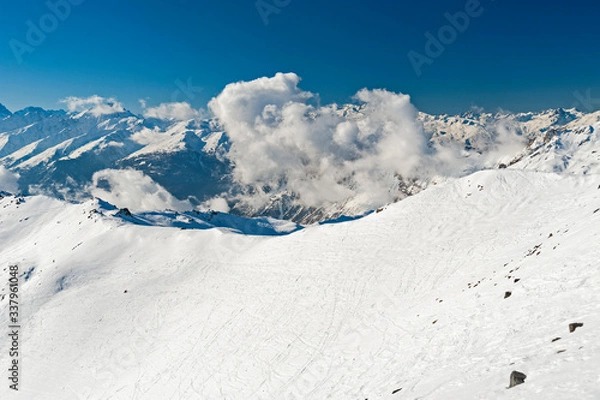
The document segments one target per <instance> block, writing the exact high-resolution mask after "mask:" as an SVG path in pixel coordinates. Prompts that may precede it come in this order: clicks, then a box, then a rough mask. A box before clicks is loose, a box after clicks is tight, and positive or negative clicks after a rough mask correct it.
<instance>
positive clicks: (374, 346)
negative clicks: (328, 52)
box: [0, 170, 600, 400]
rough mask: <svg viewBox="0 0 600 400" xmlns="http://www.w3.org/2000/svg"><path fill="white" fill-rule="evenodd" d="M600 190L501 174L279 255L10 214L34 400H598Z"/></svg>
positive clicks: (86, 215) (5, 250)
mask: <svg viewBox="0 0 600 400" xmlns="http://www.w3.org/2000/svg"><path fill="white" fill-rule="evenodd" d="M599 188H600V177H599V176H598V175H587V176H581V175H578V176H574V175H557V174H553V173H540V172H527V171H516V170H495V171H485V172H479V173H476V174H474V175H471V176H468V177H465V178H463V179H460V180H457V181H450V182H446V183H442V184H439V185H435V186H433V187H430V188H429V189H428V190H425V191H423V192H422V193H419V194H417V195H415V196H413V197H410V198H408V199H406V200H404V201H401V202H399V203H397V204H394V205H391V206H389V207H388V208H386V209H385V210H383V211H382V212H379V213H373V214H371V215H369V216H367V217H364V218H362V219H360V220H357V221H351V222H345V223H337V224H326V225H319V226H313V227H309V228H305V229H302V230H299V231H296V232H294V233H289V234H283V235H280V234H281V233H285V232H291V231H294V230H296V228H294V227H291V226H290V227H287V228H284V229H283V230H282V229H279V228H275V226H274V225H272V224H271V225H270V226H273V228H270V229H273V233H275V232H279V233H275V234H277V235H280V236H255V235H241V234H239V233H236V232H234V231H231V230H229V229H221V228H213V229H186V230H182V229H181V226H180V225H177V224H176V223H173V221H175V222H176V221H177V218H178V216H177V215H175V214H169V215H165V216H164V219H165V221H166V220H170V221H171V222H170V223H169V222H164V223H163V224H162V225H169V224H171V225H172V226H174V227H173V228H170V227H156V226H148V225H152V224H137V223H135V221H134V220H136V219H139V220H144V221H149V218H148V217H147V216H144V215H135V214H133V215H128V213H127V212H125V211H120V212H119V211H118V210H116V209H114V208H113V207H111V206H110V205H108V204H106V203H102V202H100V203H99V202H98V201H94V202H86V203H83V204H80V205H77V204H67V203H64V202H61V201H58V200H53V199H50V198H46V197H39V196H38V197H32V198H25V199H24V202H22V201H17V200H18V199H17V198H14V197H12V196H8V197H4V198H3V199H2V200H0V243H2V247H1V248H0V260H2V268H3V270H4V271H5V273H6V268H7V267H8V266H9V265H11V264H18V265H19V266H20V270H21V271H22V272H23V273H24V272H27V271H29V277H28V279H26V278H25V277H24V276H22V277H21V282H22V284H21V299H22V314H23V316H22V321H23V322H22V325H23V328H22V332H23V335H22V343H21V348H22V354H23V358H22V366H23V369H22V384H21V393H20V394H21V398H27V399H44V400H47V399H61V400H64V399H81V398H92V399H108V398H110V399H152V398H157V399H158V398H160V399H169V398H198V399H224V398H230V399H322V398H332V399H364V398H368V399H415V398H422V399H491V398H493V399H503V398H504V399H514V398H524V399H525V398H526V399H567V398H578V399H596V398H598V397H599V396H600V389H599V386H598V382H599V380H600V373H599V371H600V343H599V342H598V340H597V338H598V329H599V326H600V291H599V290H598V287H600V265H599V264H598V260H599V259H600V248H599V247H598V245H597V244H598V243H599V240H600V228H599V227H600V223H599V222H600V211H598V209H599V208H600V189H599ZM182 217H183V220H182V221H183V222H184V223H189V221H190V220H189V219H188V218H190V216H187V215H186V216H182ZM207 217H208V216H207ZM186 221H187V222H186ZM208 223H210V222H208ZM242 225H244V224H242ZM216 226H219V225H218V224H217V225H216ZM248 226H249V225H248ZM248 226H246V228H244V227H241V229H238V230H241V231H244V230H245V229H246V232H248V233H252V232H251V228H249V227H248ZM255 226H256V224H255ZM189 227H190V228H194V226H193V224H192V225H190V226H189ZM6 290H7V289H6V288H3V292H2V294H5V293H6ZM125 291H126V292H125ZM507 291H510V292H512V296H510V297H509V298H507V299H504V295H505V292H507ZM6 307H7V300H6V298H3V299H2V308H3V310H4V309H6ZM572 322H582V323H584V326H583V327H581V328H579V329H577V330H576V331H575V332H574V333H569V329H568V325H569V323H572ZM6 325H7V314H6V313H5V312H3V313H2V316H1V317H0V326H6ZM557 337H560V338H561V339H560V340H558V341H555V342H553V341H552V340H553V339H555V338H557ZM8 345H9V343H8V339H7V338H6V337H5V336H4V335H3V336H2V339H0V365H4V366H7V365H8V362H9V360H8V358H7V357H8V355H7V354H8V352H7V347H8ZM513 370H519V371H522V372H524V373H526V374H527V376H528V377H527V380H526V382H525V384H523V385H520V386H518V387H515V388H512V389H507V388H506V387H507V386H508V380H509V379H508V378H509V375H510V373H511V371H513ZM400 388H401V389H402V390H401V391H399V392H397V393H396V394H392V392H393V391H396V390H398V389H400ZM0 397H1V398H3V399H10V398H14V396H13V394H12V393H10V391H9V390H8V388H7V385H6V384H4V385H1V386H0Z"/></svg>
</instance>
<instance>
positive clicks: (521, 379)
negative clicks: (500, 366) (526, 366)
mask: <svg viewBox="0 0 600 400" xmlns="http://www.w3.org/2000/svg"><path fill="white" fill-rule="evenodd" d="M526 378H527V375H525V374H524V373H522V372H519V371H513V372H511V373H510V384H509V385H508V388H509V389H510V388H512V387H515V386H517V385H520V384H521V383H525V379H526Z"/></svg>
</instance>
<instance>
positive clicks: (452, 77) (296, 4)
mask: <svg viewBox="0 0 600 400" xmlns="http://www.w3.org/2000/svg"><path fill="white" fill-rule="evenodd" d="M63 1H67V0H63ZM261 1H262V0H261ZM469 1H474V0H469ZM469 1H466V0H445V1H441V0H438V1H398V0H372V1H356V0H343V1H342V0H327V1H323V0H319V1H317V0H264V1H263V2H262V3H261V4H262V5H263V10H264V13H268V9H269V7H271V11H273V10H276V11H277V12H273V13H271V14H269V15H268V16H267V18H266V20H267V21H268V24H265V19H264V18H263V17H264V15H262V16H261V13H260V12H259V10H258V9H257V6H256V0H218V1H204V0H197V1H196V0H103V1H99V0H83V1H82V0H77V1H75V0H72V2H73V3H81V4H79V5H72V6H71V10H70V13H69V15H68V16H65V15H61V17H63V18H62V19H61V18H55V19H53V17H52V16H50V17H48V14H49V13H51V12H52V11H51V10H50V8H49V6H48V4H46V1H43V0H28V1H14V0H0V103H3V104H5V105H6V106H7V107H8V108H10V109H12V110H13V111H14V110H16V109H19V108H23V107H25V106H29V105H35V106H42V107H44V108H59V107H61V104H60V103H58V100H59V99H62V98H65V97H67V96H79V97H87V96H91V95H93V94H98V95H100V96H104V97H116V98H117V99H118V100H119V101H121V102H122V103H124V105H125V106H126V108H129V109H131V110H132V111H135V112H139V111H140V106H139V104H138V100H139V99H145V100H146V101H147V102H148V104H149V105H152V106H153V105H158V104H159V103H163V102H170V101H172V100H177V101H188V102H190V103H191V104H192V105H193V106H194V107H205V106H206V103H207V102H208V100H210V98H212V97H213V96H215V95H216V94H218V93H219V92H220V91H221V90H222V89H223V87H224V86H225V85H226V84H227V83H230V82H235V81H239V80H250V79H254V78H258V77H261V76H271V75H274V74H275V73H276V72H280V71H281V72H295V73H297V74H298V75H300V76H301V77H302V78H303V82H302V83H301V87H302V88H303V89H305V90H309V91H313V92H315V93H319V94H320V97H321V99H322V102H324V103H329V102H338V103H344V102H348V101H350V100H351V97H352V95H353V94H354V93H356V91H358V90H359V89H361V88H363V87H367V88H371V89H372V88H386V89H388V90H393V91H397V92H402V93H407V94H410V95H411V96H412V98H413V102H414V103H415V105H416V106H417V107H418V108H419V109H420V110H422V111H426V112H430V113H458V112H462V111H466V110H468V109H469V108H470V107H472V106H479V107H484V108H485V109H486V110H489V111H495V110H496V109H498V108H503V109H507V110H511V111H535V110H540V109H545V108H554V107H571V106H575V105H576V103H577V101H578V99H577V96H575V95H574V93H576V92H579V93H580V95H581V96H583V97H585V96H586V92H587V93H588V94H591V95H592V98H595V97H597V98H600V75H599V70H598V67H599V65H600V41H599V39H600V24H599V21H600V17H599V15H600V3H599V2H597V1H590V0H571V1H569V2H566V1H557V0H548V1H543V2H538V1H535V2H534V1H527V2H523V1H517V0H495V1H494V0H481V2H480V9H478V11H479V14H481V15H478V16H476V17H470V18H469V26H468V27H467V28H466V29H463V30H464V32H459V31H458V30H457V29H455V28H453V29H454V32H455V35H454V36H456V37H455V38H454V37H452V33H451V32H449V31H448V30H447V29H446V34H448V35H449V36H447V37H446V38H445V40H444V41H445V42H447V43H448V44H447V45H444V51H443V53H442V54H440V55H438V54H436V56H435V57H429V60H430V63H428V64H424V65H422V68H421V75H420V76H418V75H417V74H416V73H415V69H414V68H413V65H411V62H410V61H409V57H408V54H409V52H410V51H411V50H412V51H415V52H417V53H420V54H422V55H424V56H427V54H426V42H427V40H428V39H426V37H425V34H426V33H427V32H430V33H431V34H432V35H433V36H434V37H437V36H438V32H439V30H440V28H442V27H444V26H445V25H449V21H448V20H447V18H446V17H445V16H444V15H445V13H450V14H452V15H455V14H456V13H457V12H464V11H465V8H466V7H467V3H469ZM50 3H60V0H50ZM62 11H63V12H64V11H65V10H64V9H62ZM63 14H64V13H63ZM63 19H64V20H63ZM28 21H31V23H32V24H33V25H34V26H36V27H37V28H40V26H41V25H44V24H45V25H44V26H43V27H45V29H46V31H48V32H47V33H45V36H46V37H45V38H44V39H43V40H38V41H37V42H41V43H37V42H36V41H34V45H31V43H30V42H28V39H27V33H28V31H29V30H30V26H31V24H30V25H29V26H28ZM54 22H56V23H54ZM30 36H31V35H30ZM34 39H40V38H39V37H35V38H34ZM15 41H18V42H19V43H21V44H24V45H27V46H30V47H28V48H27V51H26V52H24V53H22V54H21V56H20V58H21V61H22V62H19V57H16V56H15V51H14V47H15V43H16V42H15ZM20 51H24V50H23V49H22V48H21V49H20ZM188 80H189V81H190V83H191V84H192V86H193V89H192V90H189V89H188V90H187V94H186V91H185V90H182V89H181V86H183V87H184V88H185V86H186V84H187V82H188ZM200 88H201V89H200ZM588 91H589V92H588ZM596 103H597V102H592V105H593V106H595V108H599V106H600V104H596ZM589 106H590V104H587V105H584V106H583V107H581V106H580V108H586V107H587V108H589Z"/></svg>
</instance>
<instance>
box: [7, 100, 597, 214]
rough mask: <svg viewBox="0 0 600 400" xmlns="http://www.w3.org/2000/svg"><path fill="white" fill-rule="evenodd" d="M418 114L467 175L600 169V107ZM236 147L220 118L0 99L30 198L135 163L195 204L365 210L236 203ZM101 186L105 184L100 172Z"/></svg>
mask: <svg viewBox="0 0 600 400" xmlns="http://www.w3.org/2000/svg"><path fill="white" fill-rule="evenodd" d="M338 112H339V114H340V115H343V116H344V117H345V118H348V119H361V118H362V117H363V115H362V108H361V106H358V105H345V106H341V107H339V109H338ZM418 119H419V120H420V122H421V123H422V126H423V130H424V133H425V134H426V136H427V138H428V140H429V144H430V146H432V147H438V148H440V147H441V148H451V147H452V148H458V149H460V157H462V158H463V159H464V161H465V164H464V165H465V167H464V175H466V174H467V173H471V172H475V171H476V170H479V169H484V168H518V169H534V170H539V171H545V172H566V173H575V174H588V173H598V172H600V140H599V139H600V134H599V133H598V132H599V131H598V129H600V112H596V113H590V114H586V113H582V112H580V111H577V110H575V109H570V110H564V109H555V110H548V111H544V112H540V113H517V114H514V113H508V112H498V113H484V112H468V113H464V114H461V115H455V116H451V115H428V114H424V113H419V115H418ZM229 148H230V141H229V137H228V135H227V132H225V129H224V128H223V127H222V126H221V124H220V123H219V121H217V120H215V119H204V120H195V119H191V120H186V121H172V120H161V119H155V118H144V117H141V116H138V115H135V114H133V113H131V112H129V111H123V112H119V113H114V114H108V115H101V116H96V115H93V114H91V113H89V112H85V111H84V112H77V113H68V112H65V111H62V110H58V111H52V110H44V109H41V108H36V107H29V108H25V109H23V110H20V111H17V112H15V113H11V112H10V111H9V110H7V109H6V108H5V107H4V106H2V105H1V104H0V165H1V166H4V167H5V168H7V169H8V170H10V171H12V172H13V173H16V174H18V175H19V189H20V191H21V192H22V194H25V195H29V194H47V195H51V196H54V197H57V198H60V199H66V200H75V201H81V200H84V199H87V198H90V197H91V195H90V191H89V187H90V185H91V183H92V180H93V177H94V174H96V173H98V172H99V171H103V170H107V169H109V170H123V169H133V170H137V171H140V172H141V173H143V174H144V175H146V176H148V177H150V178H151V179H152V180H153V181H154V182H156V183H157V184H159V185H160V186H162V187H163V188H165V189H166V191H168V192H169V193H170V194H171V195H173V196H174V197H176V198H177V199H179V200H186V201H188V202H189V204H190V205H191V206H193V207H202V206H203V205H206V202H207V201H209V200H210V199H211V198H214V197H215V196H221V197H223V198H224V199H226V200H227V201H228V203H229V204H228V207H230V208H231V212H232V213H234V214H240V215H244V216H257V215H263V216H271V217H276V218H280V219H288V220H292V221H295V222H298V223H311V222H316V221H320V220H324V219H328V218H336V217H339V216H340V215H342V214H349V215H356V214H362V213H364V212H366V211H368V210H364V209H356V208H353V207H351V206H347V205H346V204H334V205H331V206H329V207H324V208H320V209H316V208H314V207H305V206H303V205H302V203H301V202H299V201H297V198H298V195H299V194H298V193H291V192H287V191H285V190H284V191H281V192H278V193H273V196H272V202H271V203H270V204H268V205H267V206H260V207H251V206H249V205H247V204H241V203H240V204H238V203H236V202H235V200H234V199H235V195H236V194H237V193H241V192H243V191H244V190H245V188H243V187H241V186H240V185H239V184H237V183H236V182H235V181H234V179H233V178H232V170H233V165H232V163H231V161H230V160H229V158H228V157H227V154H228V151H229ZM475 160H479V161H477V162H475ZM257 162H260V161H259V160H257ZM438 175H439V176H436V177H435V178H431V177H430V176H428V177H425V176H412V177H398V179H399V180H400V181H401V184H399V185H398V193H397V198H398V199H402V198H404V197H406V196H408V195H411V194H413V193H415V192H417V191H420V190H422V189H423V188H425V187H427V186H428V185H430V184H432V183H435V182H437V181H440V180H444V174H438ZM95 183H96V185H102V184H103V182H102V180H101V179H100V181H97V182H95ZM105 184H106V183H105ZM0 189H1V188H0ZM108 189H110V188H108ZM382 205H383V204H382Z"/></svg>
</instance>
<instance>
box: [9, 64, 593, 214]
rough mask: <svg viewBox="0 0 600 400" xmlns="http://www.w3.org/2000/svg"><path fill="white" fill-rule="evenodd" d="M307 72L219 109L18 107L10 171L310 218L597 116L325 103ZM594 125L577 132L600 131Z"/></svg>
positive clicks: (471, 167) (379, 99) (51, 190)
mask: <svg viewBox="0 0 600 400" xmlns="http://www.w3.org/2000/svg"><path fill="white" fill-rule="evenodd" d="M300 84H301V78H300V77H299V76H298V75H296V74H294V73H278V74H276V75H275V76H272V77H262V78H258V79H255V80H252V81H245V82H244V81H242V82H236V83H232V84H229V85H227V86H226V87H225V88H224V89H223V91H222V92H221V93H220V94H219V95H217V96H216V97H214V98H213V99H212V100H211V101H210V102H209V103H208V105H207V109H206V110H203V109H196V108H193V107H192V106H191V105H190V104H189V103H186V102H174V103H163V104H159V105H156V106H148V104H147V101H143V100H140V104H141V105H142V108H143V117H142V116H136V115H134V114H133V113H130V112H127V110H126V109H125V107H124V106H123V104H121V103H120V102H118V101H117V100H116V99H114V98H110V97H101V96H99V95H94V96H91V97H88V98H79V97H69V98H67V99H65V100H63V102H64V103H65V104H66V107H67V110H68V111H69V114H65V113H64V112H62V111H61V112H52V111H48V112H45V113H40V112H39V111H38V112H37V113H32V114H31V115H29V112H25V111H26V110H23V111H24V112H17V113H15V114H11V113H10V112H8V110H7V111H6V113H5V114H7V116H5V117H4V119H3V120H2V119H0V164H2V165H5V166H6V167H7V168H8V169H9V170H10V171H9V170H7V169H3V170H0V184H3V186H4V187H8V188H10V190H13V191H14V190H16V189H15V188H16V185H18V184H21V189H22V190H23V188H27V187H28V188H29V192H35V193H46V194H54V195H57V196H59V197H61V196H62V197H63V198H69V199H75V200H78V199H82V198H85V197H86V196H90V195H92V196H99V197H103V198H105V199H106V200H108V201H111V202H113V203H115V204H117V205H119V206H121V207H128V208H131V209H133V210H138V211H149V210H152V209H164V208H170V209H174V210H183V209H186V208H193V207H210V208H212V209H219V210H222V211H225V210H231V211H232V212H234V213H236V212H237V213H242V214H244V215H270V216H276V217H282V218H288V217H289V218H292V219H294V218H296V220H300V219H302V218H304V216H306V215H307V214H306V213H304V214H302V213H303V212H304V211H298V210H297V209H303V210H306V209H327V210H329V211H328V212H327V213H326V214H328V215H334V216H335V215H338V214H336V210H337V211H340V210H341V211H342V212H347V213H362V212H365V211H368V210H372V209H374V208H378V207H381V206H383V205H385V204H389V203H391V202H394V201H397V200H399V199H401V198H403V197H405V196H406V195H408V194H410V193H414V192H415V191H418V190H420V189H422V188H424V187H426V186H427V185H429V184H430V183H435V182H438V181H442V180H444V179H447V178H450V177H458V176H464V175H466V174H468V173H470V172H474V171H477V170H480V169H484V168H495V167H498V166H499V165H500V164H507V165H509V164H511V162H512V161H515V160H516V161H518V160H519V159H522V158H523V156H522V155H521V156H519V154H520V153H523V152H524V151H525V150H526V148H527V147H528V146H529V145H531V144H532V143H538V142H539V145H540V146H541V145H545V144H547V143H548V142H549V141H550V140H551V138H552V137H553V135H554V136H556V135H558V134H557V133H556V132H559V131H560V130H561V129H563V130H564V128H562V127H564V126H565V124H571V123H573V124H576V123H577V121H578V120H581V121H582V124H584V125H588V126H590V129H591V130H590V131H589V135H591V134H592V133H593V132H595V131H594V128H592V127H591V126H592V125H593V124H595V123H597V122H598V121H597V118H596V119H594V116H593V115H590V116H589V117H588V116H586V114H582V113H580V112H577V111H575V110H572V111H565V110H562V109H561V110H549V111H548V112H543V113H537V114H536V113H525V114H511V113H497V114H486V113H484V112H483V111H482V110H476V109H474V110H471V111H470V112H468V113H465V114H464V115H460V116H447V115H440V116H432V115H427V114H424V113H420V112H419V111H418V110H417V109H416V108H415V107H414V106H413V105H412V104H411V99H410V97H409V96H408V95H405V94H402V93H394V92H390V91H387V90H385V89H361V90H359V91H358V92H357V93H356V94H355V96H354V101H353V103H352V104H342V105H338V104H325V105H323V104H321V103H320V101H319V98H318V95H316V94H314V93H311V92H308V91H305V90H303V89H302V88H301V85H300ZM42 111H43V110H42ZM28 115H29V116H28ZM50 117H51V121H50V120H48V123H46V120H45V118H50ZM32 124H33V125H32ZM36 124H37V125H36ZM569 126H570V125H569ZM573 128H576V126H575V125H574V126H573V127H571V128H569V129H571V130H572V129H573ZM2 132H3V133H2ZM585 132H587V131H585ZM585 132H584V133H583V134H582V136H581V138H580V137H579V136H578V137H573V138H571V139H569V140H570V141H571V142H573V143H579V142H582V141H583V140H588V141H589V140H591V139H586V137H587V136H585V135H587V133H585ZM589 135H588V136H589ZM584 136H585V137H584ZM538 139H539V140H538ZM536 140H538V142H536ZM564 143H566V142H564ZM564 143H563V144H562V146H563V147H560V146H559V145H556V146H555V147H554V149H555V151H556V152H557V153H558V152H564V151H563V150H564ZM569 143H570V142H569ZM582 143H583V142H582ZM579 148H580V147H577V149H579ZM561 149H562V150H561ZM547 150H548V151H550V150H552V149H550V148H548V149H547ZM553 151H554V150H553ZM577 151H579V150H577ZM536 154H542V153H541V152H539V151H538V152H537V153H536ZM519 157H521V158H519ZM561 160H563V161H564V160H567V161H568V160H569V159H568V158H564V157H563V156H560V157H559V156H558V155H551V156H549V157H546V158H545V159H544V162H546V163H547V164H548V165H550V164H552V166H551V168H552V170H556V169H557V168H558V169H559V170H560V169H566V168H568V167H569V165H568V164H569V163H568V162H566V161H565V162H562V161H561ZM586 160H587V159H586ZM516 161H515V162H516ZM561 162H562V164H564V165H562V164H561ZM565 163H566V164H565ZM535 164H540V163H539V162H538V161H535ZM571 164H573V163H571ZM582 165H583V167H582V168H588V169H589V168H592V166H590V164H589V162H588V161H586V162H584V163H582ZM15 173H17V174H20V175H21V180H20V181H17V179H18V175H15ZM65 185H66V186H65ZM32 188H33V189H35V190H33V189H32ZM0 189H2V188H0ZM5 190H6V189H5ZM290 210H292V211H290ZM294 210H295V211H294ZM288 211H290V212H291V214H293V215H291V216H290V215H289V214H286V212H288ZM300 215H303V216H301V217H299V216H300ZM311 220H314V218H312V219H311Z"/></svg>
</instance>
